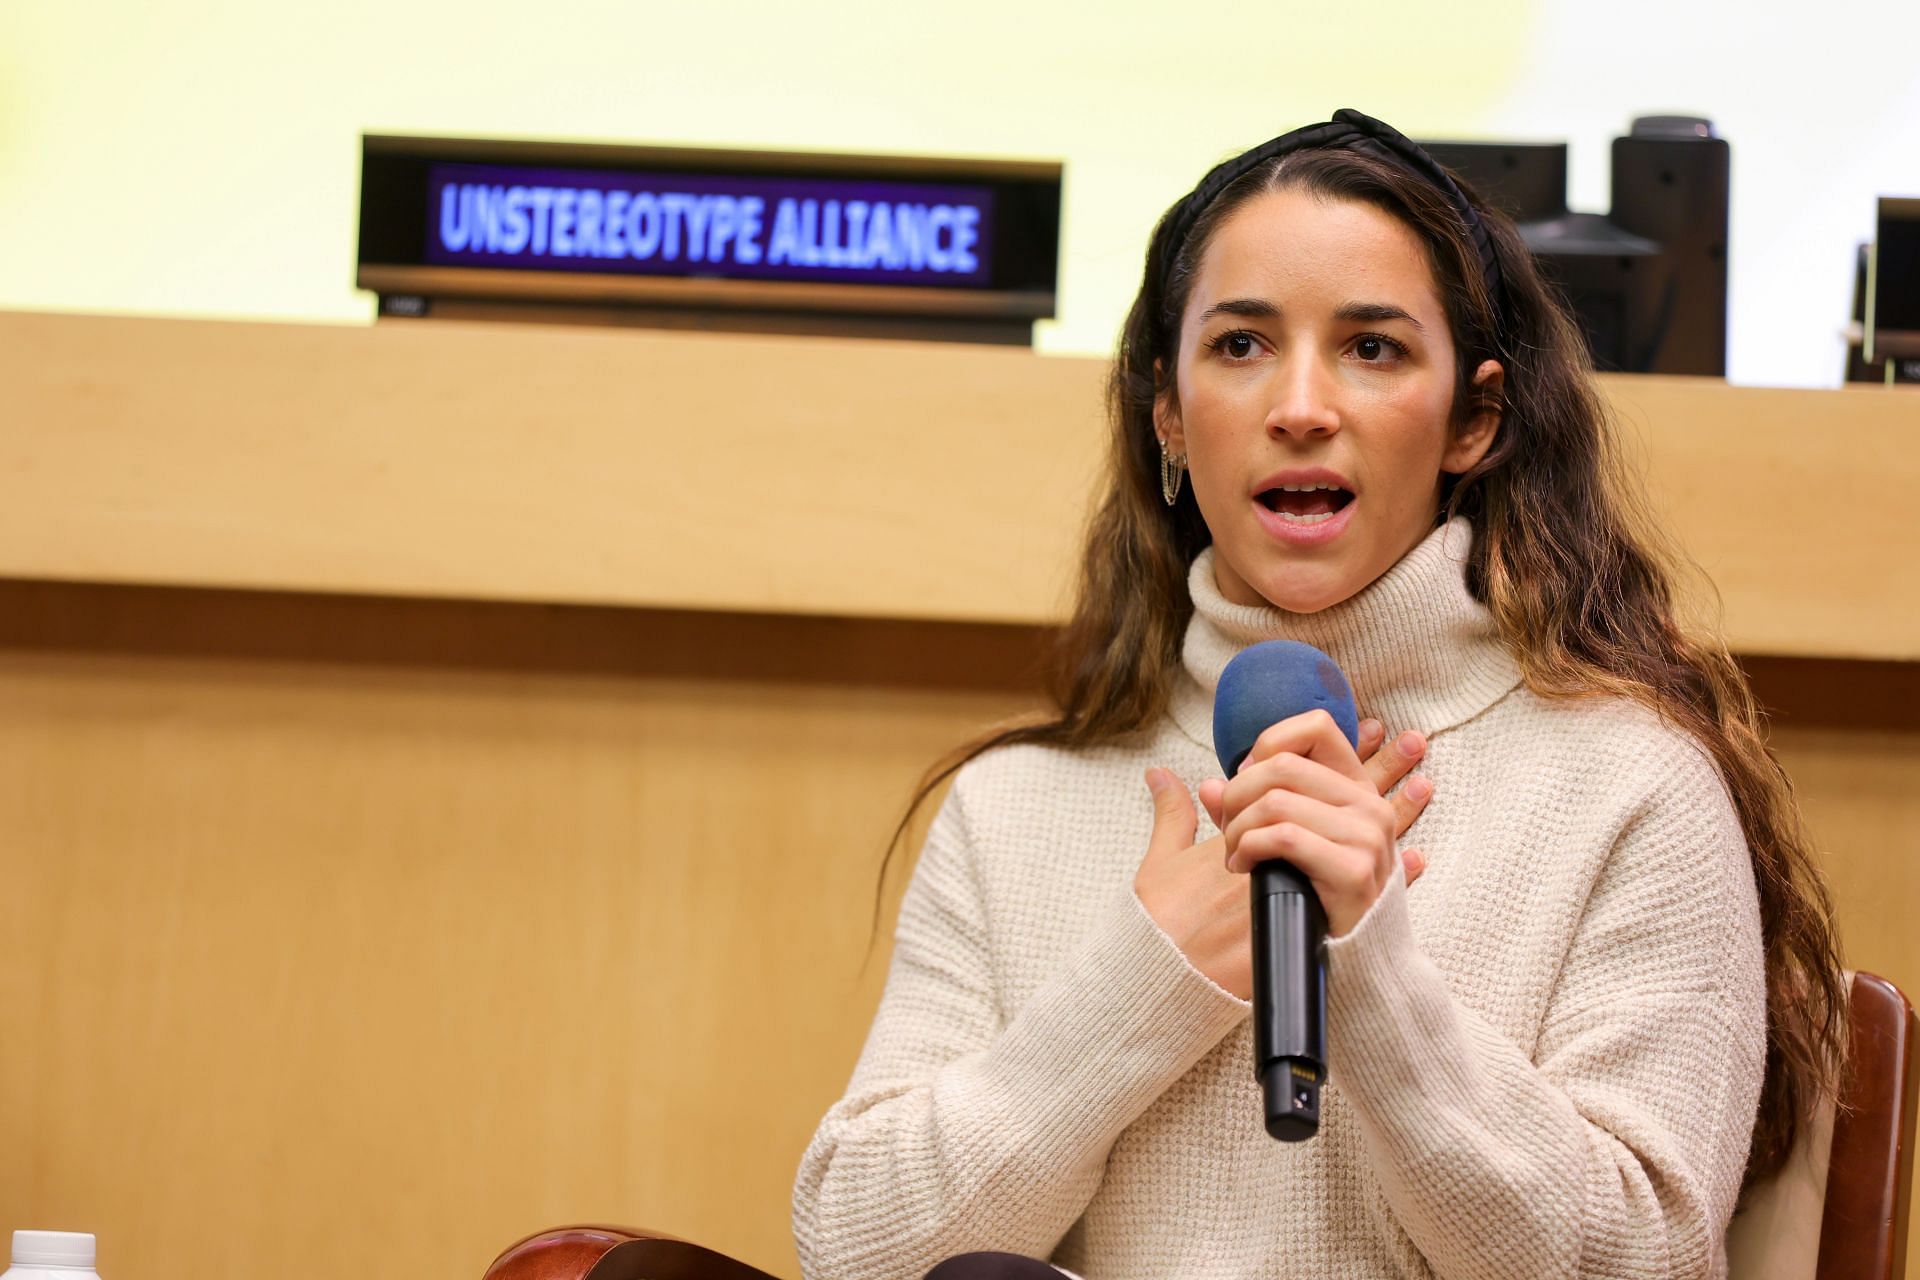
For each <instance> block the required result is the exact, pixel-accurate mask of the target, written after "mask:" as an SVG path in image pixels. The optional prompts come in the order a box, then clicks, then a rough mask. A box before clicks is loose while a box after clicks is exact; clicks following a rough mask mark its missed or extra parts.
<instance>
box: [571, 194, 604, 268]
mask: <svg viewBox="0 0 1920 1280" xmlns="http://www.w3.org/2000/svg"><path fill="white" fill-rule="evenodd" d="M605 198H606V197H605V196H603V195H602V194H601V193H600V192H598V191H595V190H594V189H593V188H591V187H589V188H587V189H586V190H585V191H582V192H581V193H580V200H579V203H578V204H576V205H575V206H574V232H573V244H574V252H575V253H578V254H579V255H580V256H581V257H583V258H599V257H604V256H605V251H604V250H602V249H601V247H600V205H601V202H602V201H603V200H604V199H605Z"/></svg>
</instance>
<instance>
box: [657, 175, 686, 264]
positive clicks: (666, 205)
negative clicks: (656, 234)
mask: <svg viewBox="0 0 1920 1280" xmlns="http://www.w3.org/2000/svg"><path fill="white" fill-rule="evenodd" d="M686 208H687V197H686V196H685V195H683V194H682V193H680V192H678V191H669V192H667V193H665V194H664V195H662V196H661V197H660V222H661V226H662V228H663V229H664V231H665V232H666V234H665V235H664V236H663V237H662V238H661V241H660V256H661V257H662V258H664V259H666V260H667V261H668V262H673V261H675V260H677V259H678V258H679V257H680V219H681V218H682V217H683V216H685V213H686Z"/></svg>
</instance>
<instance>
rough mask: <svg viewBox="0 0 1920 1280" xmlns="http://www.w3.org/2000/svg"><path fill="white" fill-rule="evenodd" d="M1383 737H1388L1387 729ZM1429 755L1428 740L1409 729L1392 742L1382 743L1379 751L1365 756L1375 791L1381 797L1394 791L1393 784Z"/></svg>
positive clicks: (1382, 734)
mask: <svg viewBox="0 0 1920 1280" xmlns="http://www.w3.org/2000/svg"><path fill="white" fill-rule="evenodd" d="M1381 737H1382V739H1384V738H1385V737H1386V731H1385V729H1382V730H1381ZM1426 753H1427V740H1426V739H1425V738H1424V737H1422V736H1421V735H1419V734H1417V733H1415V732H1414V731H1413V730H1411V729H1409V730H1407V731H1406V732H1405V733H1402V734H1398V735H1396V736H1395V737H1394V739H1393V741H1391V742H1384V741H1383V742H1382V744H1381V746H1380V747H1379V749H1378V750H1376V751H1375V752H1374V753H1373V754H1372V755H1370V756H1363V757H1362V759H1364V760H1365V762H1366V770H1367V775H1368V776H1369V777H1371V778H1372V779H1373V789H1374V790H1375V791H1378V792H1379V793H1380V794H1381V795H1385V794H1387V792H1389V791H1391V790H1392V789H1393V784H1394V783H1396V782H1398V781H1400V779H1402V778H1404V777H1406V776H1407V774H1408V773H1409V772H1410V771H1411V770H1412V769H1413V766H1414V765H1416V764H1418V763H1420V757H1421V756H1423V755H1425V754H1426Z"/></svg>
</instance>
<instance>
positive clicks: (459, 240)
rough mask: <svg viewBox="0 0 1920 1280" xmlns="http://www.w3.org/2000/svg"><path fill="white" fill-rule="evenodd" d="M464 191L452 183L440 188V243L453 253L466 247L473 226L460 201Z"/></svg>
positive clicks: (464, 204) (464, 203)
mask: <svg viewBox="0 0 1920 1280" xmlns="http://www.w3.org/2000/svg"><path fill="white" fill-rule="evenodd" d="M466 191H467V188H464V187H456V186H454V185H453V184H452V183H448V184H447V185H446V186H444V187H442V188H440V243H441V244H443V245H445V246H447V248H449V249H451V250H453V251H454V252H455V253H458V252H459V251H460V250H462V249H464V248H466V247H467V234H468V231H469V230H470V229H471V228H472V226H473V222H472V219H471V217H470V216H469V214H468V212H467V209H466V207H465V206H466V201H465V200H464V199H462V197H463V196H464V195H465V194H466Z"/></svg>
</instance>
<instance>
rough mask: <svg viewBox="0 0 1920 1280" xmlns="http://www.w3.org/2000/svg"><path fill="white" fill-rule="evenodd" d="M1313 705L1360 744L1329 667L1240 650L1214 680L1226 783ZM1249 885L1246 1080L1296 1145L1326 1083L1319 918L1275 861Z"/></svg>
mask: <svg viewBox="0 0 1920 1280" xmlns="http://www.w3.org/2000/svg"><path fill="white" fill-rule="evenodd" d="M1315 707H1320V708H1322V709H1324V710H1326V711H1328V712H1330V713H1331V714H1332V716H1333V719H1334V722H1335V723H1336V724H1338V725H1339V726H1340V731H1341V732H1342V733H1344V734H1346V735H1347V741H1348V742H1350V743H1356V744H1357V743H1358V742H1359V739H1360V721H1359V715H1358V713H1357V712H1356V711H1355V709H1354V704H1353V688H1352V686H1350V685H1349V684H1348V683H1347V677H1346V676H1345V674H1343V673H1342V672H1341V670H1340V667H1339V665H1338V664H1336V663H1335V662H1334V660H1333V659H1332V658H1329V657H1328V656H1327V655H1326V654H1324V653H1322V652H1320V650H1318V649H1316V648H1314V647H1313V646H1312V645H1310V644H1301V643H1300V642H1299V641H1297V640H1268V641H1266V642H1264V643H1262V644H1256V645H1253V646H1251V647H1250V648H1247V649H1244V650H1242V651H1241V652H1240V654H1239V655H1238V656H1236V657H1235V658H1234V659H1233V661H1231V662H1229V663H1228V664H1227V669H1226V670H1225V671H1223V672H1221V673H1220V687H1219V689H1218V690H1217V691H1216V692H1215V694H1214V701H1213V747H1214V753H1215V754H1216V755H1218V756H1219V757H1220V768H1221V769H1222V770H1223V771H1224V772H1225V774H1226V776H1227V777H1229V778H1231V777H1233V774H1234V771H1235V770H1236V769H1238V768H1239V767H1240V762H1241V761H1243V760H1245V759H1246V758H1247V753H1248V752H1250V751H1252V750H1253V744H1254V742H1255V740H1256V739H1258V738H1259V736H1260V735H1261V734H1262V733H1263V732H1265V731H1266V730H1267V728H1268V727H1269V726H1271V725H1274V724H1276V723H1278V722H1279V721H1281V720H1285V719H1287V718H1288V717H1289V716H1297V715H1299V714H1301V713H1302V712H1305V711H1311V710H1313V709H1314V708H1315ZM1248 878H1249V879H1250V880H1251V881H1252V882H1253V903H1252V908H1253V1073H1254V1075H1255V1076H1256V1077H1257V1078H1258V1079H1259V1081H1260V1087H1261V1090H1262V1092H1263V1093H1264V1094H1265V1096H1266V1122H1267V1132H1268V1133H1269V1134H1271V1135H1273V1136H1274V1137H1275V1138H1278V1139H1279V1140H1280V1141H1282V1142H1303V1141H1305V1140H1306V1139H1308V1138H1311V1137H1312V1136H1313V1135H1314V1134H1315V1133H1317V1132H1318V1131H1319V1129H1320V1086H1321V1084H1322V1083H1323V1082H1324V1081H1325V1080H1326V1078H1327V953H1326V942H1327V916H1326V912H1325V911H1323V910H1322V909H1321V907H1320V898H1319V895H1317V894H1315V893H1314V891H1313V886H1312V885H1311V884H1310V883H1309V882H1308V881H1307V878H1306V877H1305V876H1303V875H1301V874H1300V873H1299V872H1298V871H1296V870H1294V869H1293V867H1291V866H1289V865H1288V864H1287V863H1285V862H1283V861H1277V860H1276V861H1268V862H1262V863H1260V864H1259V865H1257V866H1255V867H1254V869H1253V874H1252V875H1251V876H1249V877H1248Z"/></svg>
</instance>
